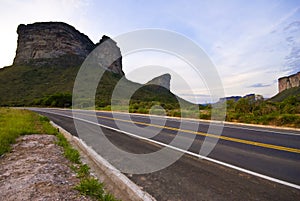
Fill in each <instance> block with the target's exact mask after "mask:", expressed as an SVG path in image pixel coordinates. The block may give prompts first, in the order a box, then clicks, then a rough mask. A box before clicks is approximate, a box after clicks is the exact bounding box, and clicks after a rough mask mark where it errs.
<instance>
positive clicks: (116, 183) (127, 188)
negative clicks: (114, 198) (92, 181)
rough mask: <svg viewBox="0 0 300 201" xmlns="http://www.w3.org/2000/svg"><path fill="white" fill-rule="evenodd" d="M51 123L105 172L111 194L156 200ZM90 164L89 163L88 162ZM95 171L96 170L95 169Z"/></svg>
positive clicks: (78, 140) (135, 199) (126, 197)
mask: <svg viewBox="0 0 300 201" xmlns="http://www.w3.org/2000/svg"><path fill="white" fill-rule="evenodd" d="M50 123H51V125H52V126H54V127H55V128H57V129H58V130H59V132H60V133H62V134H63V135H64V136H65V138H66V139H67V140H68V141H69V142H70V143H71V144H72V145H74V146H75V147H76V148H77V149H79V150H78V151H80V152H81V154H83V155H84V157H85V158H86V159H87V160H89V162H92V163H93V166H94V167H95V168H96V169H99V170H100V171H101V173H103V174H105V175H104V176H103V175H101V176H102V179H103V180H104V183H105V185H107V184H108V185H107V186H108V189H109V191H110V192H111V193H113V194H119V193H120V192H121V193H122V196H121V199H124V200H132V201H156V199H155V198H153V197H152V196H151V195H149V194H148V193H147V192H145V191H143V190H141V188H140V187H138V186H137V185H136V184H135V183H133V182H132V181H131V180H130V179H128V178H127V177H126V176H125V175H124V174H122V173H121V172H120V171H119V170H117V169H116V168H115V167H114V166H112V165H111V164H110V163H109V162H108V161H106V160H105V159H104V158H102V157H101V156H100V155H99V154H97V153H96V152H95V151H94V150H93V149H92V148H91V147H89V146H88V145H87V144H86V143H85V142H84V141H83V140H81V139H79V138H78V137H76V136H73V135H72V134H70V133H69V132H68V131H66V130H65V129H63V128H62V127H60V126H58V125H57V124H55V123H54V122H52V121H50ZM89 165H90V164H89ZM96 171H97V170H96Z"/></svg>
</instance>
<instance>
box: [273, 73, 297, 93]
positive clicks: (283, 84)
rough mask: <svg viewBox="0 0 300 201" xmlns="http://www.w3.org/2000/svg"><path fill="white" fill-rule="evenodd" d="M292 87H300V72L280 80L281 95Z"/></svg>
mask: <svg viewBox="0 0 300 201" xmlns="http://www.w3.org/2000/svg"><path fill="white" fill-rule="evenodd" d="M292 87H300V72H298V73H296V74H293V75H290V76H287V77H281V78H279V79H278V89H279V93H280V92H282V91H284V90H286V89H289V88H292Z"/></svg>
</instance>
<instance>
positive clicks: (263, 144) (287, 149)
mask: <svg viewBox="0 0 300 201" xmlns="http://www.w3.org/2000/svg"><path fill="white" fill-rule="evenodd" d="M73 113H74V112H73ZM76 113H78V114H83V115H85V116H94V115H89V114H85V113H81V112H76ZM96 116H97V117H99V118H102V119H109V120H116V121H121V122H130V123H135V124H139V125H144V126H151V127H156V128H164V129H168V130H173V131H180V132H184V133H191V134H195V135H200V136H205V137H211V138H219V139H222V140H226V141H231V142H237V143H241V144H248V145H253V146H257V147H264V148H269V149H275V150H280V151H287V152H292V153H298V154H300V149H297V148H290V147H284V146H279V145H273V144H266V143H261V142H255V141H250V140H243V139H238V138H233V137H226V136H222V135H220V136H218V135H214V134H209V133H203V132H199V131H192V130H185V129H180V128H174V127H169V126H161V125H156V124H149V123H144V122H139V121H130V120H125V119H118V118H114V117H106V116H102V115H96Z"/></svg>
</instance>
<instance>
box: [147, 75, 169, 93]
mask: <svg viewBox="0 0 300 201" xmlns="http://www.w3.org/2000/svg"><path fill="white" fill-rule="evenodd" d="M170 81H171V75H170V74H168V73H167V74H163V75H161V76H158V77H155V78H153V79H152V80H150V81H149V82H147V83H146V85H158V86H162V87H164V88H166V89H168V90H170Z"/></svg>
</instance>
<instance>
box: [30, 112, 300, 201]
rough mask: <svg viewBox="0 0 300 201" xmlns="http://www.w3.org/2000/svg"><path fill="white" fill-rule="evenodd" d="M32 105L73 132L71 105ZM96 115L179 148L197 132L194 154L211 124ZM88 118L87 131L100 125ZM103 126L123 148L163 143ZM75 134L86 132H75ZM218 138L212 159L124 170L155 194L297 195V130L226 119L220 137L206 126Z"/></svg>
mask: <svg viewBox="0 0 300 201" xmlns="http://www.w3.org/2000/svg"><path fill="white" fill-rule="evenodd" d="M31 110H35V111H37V112H39V113H41V114H43V115H45V116H48V117H49V118H50V119H51V120H52V121H54V122H55V123H57V124H58V125H60V126H62V127H63V128H65V129H66V130H68V131H69V132H70V133H72V134H74V135H77V131H76V129H75V126H74V122H73V119H72V118H70V117H72V111H70V110H60V109H41V108H39V109H36V108H31ZM76 117H77V118H80V119H84V120H86V121H93V119H92V113H91V112H90V111H76ZM97 120H98V122H97V123H99V124H101V125H104V126H108V127H111V128H117V129H120V130H122V131H125V132H128V133H132V134H135V135H139V136H143V137H145V138H148V139H150V140H153V141H155V142H160V144H161V143H163V144H170V143H171V144H172V146H175V147H177V148H179V149H184V145H185V141H189V140H190V139H194V138H195V139H194V140H193V142H192V145H191V146H190V148H189V149H188V150H187V151H188V152H189V153H194V154H195V155H196V154H199V151H200V149H201V146H202V144H203V141H204V139H205V137H206V136H207V131H208V129H209V123H208V122H202V121H193V120H183V123H182V122H180V121H179V120H178V119H172V118H164V117H153V116H152V117H151V119H150V118H149V116H145V115H130V119H129V118H128V114H123V113H117V114H114V116H112V114H111V113H110V112H97ZM86 121H85V122H84V121H82V122H81V123H82V125H83V127H84V128H85V133H86V135H87V136H89V135H92V134H93V133H95V132H96V131H97V129H98V127H99V126H98V125H95V124H91V123H88V122H86ZM180 126H181V128H180ZM102 131H103V133H104V134H105V136H106V137H107V138H108V139H109V141H110V142H112V143H113V144H114V145H115V146H116V147H118V148H120V149H122V150H124V151H127V152H131V153H136V154H140V153H152V152H155V151H157V150H159V149H161V148H162V147H163V146H161V145H157V144H155V143H153V142H148V141H147V140H143V139H138V138H136V137H132V136H128V135H126V134H124V133H120V132H116V131H113V130H111V129H107V128H102ZM209 131H211V130H209ZM153 133H154V134H156V135H153ZM178 133H180V134H181V135H182V136H183V137H182V138H181V139H182V141H183V143H182V144H181V141H179V142H176V143H173V142H172V140H174V138H175V136H176V135H177V134H178ZM152 135H153V136H152ZM79 137H81V138H82V137H84V136H82V135H81V134H79ZM89 139H91V138H89V137H87V139H85V141H86V142H87V144H89V145H90V146H92V147H93V148H94V149H95V150H96V151H97V152H98V153H99V154H100V155H103V154H102V151H103V149H102V151H101V147H97V144H95V142H94V140H90V141H89ZM93 139H95V138H93ZM216 139H218V141H217V144H216V146H215V147H214V149H213V150H212V151H211V152H210V153H209V155H208V159H212V160H211V161H209V160H200V159H199V158H197V157H194V156H191V154H185V155H184V156H183V157H181V158H180V159H179V160H177V161H176V162H175V163H174V164H172V165H170V166H169V167H167V168H165V169H163V170H159V171H156V172H153V173H148V174H133V175H132V174H128V177H129V178H130V179H132V180H133V181H134V182H136V183H137V184H138V185H140V186H141V187H143V188H144V189H145V190H146V191H148V192H149V193H150V194H151V195H153V196H154V197H156V198H157V199H158V200H257V199H259V200H270V199H272V200H297V199H299V197H300V190H299V189H297V188H299V185H300V132H299V131H295V130H285V129H272V128H262V127H253V126H242V125H232V124H225V126H224V128H223V132H222V135H221V136H219V137H217V136H216V135H213V133H210V132H208V136H207V138H206V140H208V141H210V140H212V141H213V140H216ZM93 143H94V144H93ZM118 160H120V159H118ZM215 161H217V162H220V163H224V164H226V165H227V166H224V165H220V164H218V163H216V162H215ZM118 162H122V161H118ZM228 166H229V167H228ZM230 166H233V167H235V168H237V169H238V168H242V169H243V170H247V171H249V172H250V173H258V174H259V175H263V176H266V177H267V178H271V179H274V180H279V181H282V182H281V183H283V184H285V182H287V185H283V184H280V183H276V182H273V181H269V180H266V179H262V178H259V177H257V176H253V174H252V175H251V174H248V173H247V171H246V173H245V172H241V171H239V170H236V169H232V168H230ZM295 187H296V188H295Z"/></svg>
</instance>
